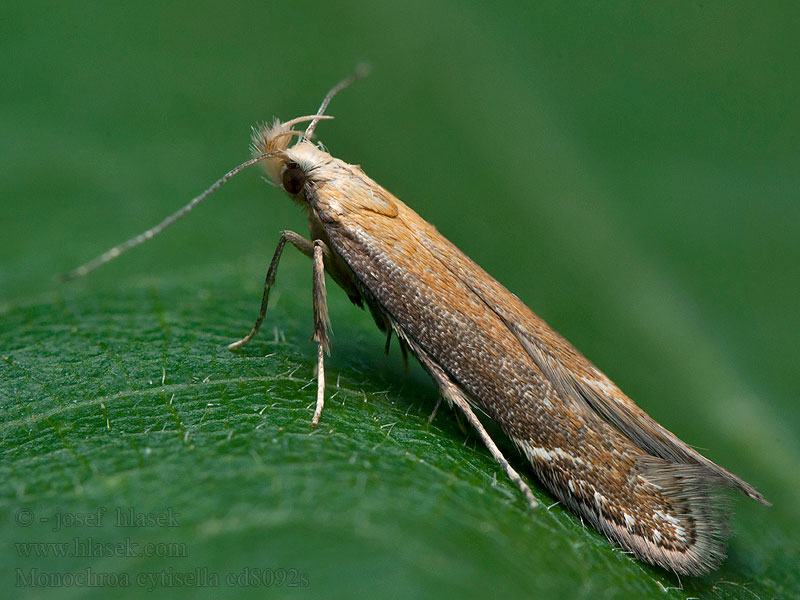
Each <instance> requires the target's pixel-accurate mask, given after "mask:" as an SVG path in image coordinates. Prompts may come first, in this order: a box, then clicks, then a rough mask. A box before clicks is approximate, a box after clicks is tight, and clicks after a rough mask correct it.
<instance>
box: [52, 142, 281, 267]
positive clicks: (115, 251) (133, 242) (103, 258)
mask: <svg viewBox="0 0 800 600" xmlns="http://www.w3.org/2000/svg"><path fill="white" fill-rule="evenodd" d="M275 154H277V152H267V153H265V154H259V155H258V156H256V157H254V158H251V159H250V160H248V161H245V162H243V163H242V164H240V165H238V166H236V167H234V168H233V169H231V170H230V171H228V172H227V173H225V175H223V176H222V177H220V178H219V179H218V180H217V181H216V182H215V183H214V184H213V185H212V186H211V187H209V188H208V189H207V190H206V191H204V192H203V193H202V194H200V195H199V196H197V197H195V198H193V199H192V201H191V202H189V203H188V204H187V205H186V206H184V207H183V208H181V209H180V210H179V211H177V212H176V213H174V214H172V215H170V216H169V217H167V218H166V219H164V220H163V221H161V223H159V224H158V225H156V226H155V227H151V228H150V229H148V230H147V231H145V232H143V233H140V234H139V235H137V236H136V237H132V238H131V239H129V240H128V241H126V242H122V243H121V244H119V245H117V246H114V247H113V248H111V249H110V250H106V251H105V252H103V254H101V255H100V256H98V257H97V258H94V259H92V260H90V261H89V262H87V263H84V264H82V265H81V266H80V267H78V268H77V269H73V270H72V271H70V272H69V273H65V274H62V275H59V276H57V278H56V279H57V280H58V281H69V280H70V279H77V278H78V277H83V276H84V275H86V274H87V273H91V272H92V271H94V270H95V269H96V268H97V267H101V266H103V265H104V264H106V263H107V262H110V261H112V260H114V259H115V258H117V257H118V256H119V255H120V254H122V253H123V252H126V251H128V250H130V249H131V248H134V247H136V246H138V245H139V244H143V243H145V242H146V241H148V240H151V239H153V238H154V237H155V236H157V235H158V234H159V233H161V232H162V231H164V230H165V229H166V228H167V227H169V226H170V225H172V224H173V223H174V222H175V221H177V220H178V219H180V218H181V217H183V216H184V215H185V214H186V213H188V212H189V211H190V210H192V209H193V208H194V207H195V206H197V205H198V204H200V203H201V202H202V201H203V200H205V199H206V198H207V197H208V196H210V195H211V194H213V193H214V192H215V191H217V190H218V189H219V188H220V187H221V186H222V185H223V184H224V183H225V182H226V181H228V180H229V179H230V178H231V177H233V176H234V175H236V174H237V173H239V172H241V171H243V170H245V169H246V168H247V167H250V166H253V165H254V164H256V163H257V162H259V161H262V160H264V159H265V158H270V157H271V156H274V155H275Z"/></svg>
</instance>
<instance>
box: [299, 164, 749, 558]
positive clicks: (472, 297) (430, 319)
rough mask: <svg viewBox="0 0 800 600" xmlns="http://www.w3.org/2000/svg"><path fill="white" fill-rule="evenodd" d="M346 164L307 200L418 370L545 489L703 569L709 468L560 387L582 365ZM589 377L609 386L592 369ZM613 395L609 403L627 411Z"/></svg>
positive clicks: (717, 538) (648, 546)
mask: <svg viewBox="0 0 800 600" xmlns="http://www.w3.org/2000/svg"><path fill="white" fill-rule="evenodd" d="M328 167H329V168H330V164H329V165H328ZM341 168H347V169H351V170H352V169H355V167H351V166H349V165H344V166H343V167H341ZM358 173H359V177H358V178H353V177H331V178H330V183H328V182H325V181H320V182H318V183H317V188H316V194H317V195H318V197H316V198H312V199H311V200H310V205H311V206H312V207H313V208H314V210H315V212H316V215H317V216H318V218H319V219H320V221H321V222H322V223H323V226H324V227H325V231H326V233H327V235H328V238H329V241H330V243H331V245H332V249H333V250H334V251H335V252H336V253H338V254H339V255H340V256H341V257H342V258H343V259H344V261H345V262H346V263H347V264H348V265H349V266H350V268H351V269H352V271H353V273H354V274H355V276H356V278H357V280H358V284H359V286H360V287H361V291H362V293H363V294H364V296H365V297H366V298H367V300H368V302H370V303H371V304H375V305H376V306H378V307H379V309H380V310H381V311H382V312H383V313H384V314H385V315H386V316H387V319H388V320H389V321H390V323H392V324H393V326H394V327H395V328H396V330H397V332H398V334H399V335H400V336H401V337H402V338H403V339H405V340H406V342H407V343H408V345H409V346H410V347H411V349H412V350H413V351H414V352H415V354H416V355H417V356H418V357H419V358H420V361H421V362H422V363H423V365H426V363H428V364H434V365H435V367H436V370H437V372H439V371H440V372H441V373H443V374H444V376H446V377H447V378H448V381H449V383H451V384H452V385H453V386H457V387H458V389H460V390H462V391H463V393H464V395H465V396H466V397H468V398H469V399H470V400H471V401H472V402H473V403H475V404H477V405H479V406H480V407H481V408H482V409H483V410H484V411H485V412H486V413H487V414H488V415H489V416H490V417H491V418H492V419H494V420H495V421H496V422H497V423H498V424H499V425H500V426H501V427H502V429H503V430H504V431H505V432H506V434H507V435H508V436H509V437H510V439H511V440H512V441H513V442H514V443H515V444H516V445H517V446H518V447H519V448H520V449H521V450H522V452H523V453H524V454H525V455H526V457H527V458H528V459H529V460H530V461H531V464H532V465H533V467H534V469H535V471H536V472H537V474H538V476H539V477H540V479H541V480H542V482H543V483H544V484H545V485H546V486H547V487H548V488H549V489H550V490H551V492H552V493H553V494H554V495H555V496H556V497H558V498H559V499H560V500H561V501H562V502H564V503H565V504H567V505H568V506H569V507H570V508H572V509H573V510H576V511H577V512H579V513H580V514H581V515H583V516H584V517H585V518H587V519H588V520H589V521H590V522H591V523H592V524H594V525H595V526H596V527H597V528H598V529H600V530H601V531H603V532H604V533H606V534H607V535H608V536H609V537H611V538H613V539H615V540H617V541H618V542H619V543H620V544H622V545H623V547H625V548H628V549H630V550H632V551H634V552H635V553H636V554H637V555H639V556H640V557H642V558H643V559H644V560H648V561H650V562H654V563H656V564H660V565H662V566H664V567H667V568H671V569H674V570H676V571H678V572H682V573H702V572H706V571H707V570H708V569H710V568H713V567H715V566H716V565H717V564H718V563H719V562H720V561H721V560H722V558H723V557H724V536H725V534H726V530H725V527H724V520H723V519H722V518H721V516H720V515H719V514H718V512H717V507H716V503H715V501H714V499H713V495H712V489H711V485H710V481H709V480H710V478H709V476H708V475H709V466H708V464H711V465H713V463H710V461H706V460H705V459H702V457H700V458H701V459H702V462H700V461H697V460H693V461H691V464H678V463H677V462H676V460H675V457H673V456H672V455H670V454H669V453H666V454H668V455H667V456H660V455H659V453H658V452H654V450H653V449H654V448H655V449H659V448H660V446H659V444H661V445H667V446H669V444H670V443H671V444H672V445H675V446H677V447H678V448H680V449H681V450H682V451H683V447H684V446H685V445H684V444H683V443H682V442H680V440H677V438H674V436H672V434H669V432H666V430H663V432H665V433H663V432H662V430H661V429H658V430H657V431H658V433H659V434H661V436H662V438H664V440H666V441H662V440H660V439H659V440H658V442H657V443H656V442H654V443H644V442H646V441H647V440H648V437H647V433H648V432H647V429H644V433H642V432H641V431H640V429H641V428H637V426H636V424H635V423H634V424H632V425H629V424H627V421H625V419H617V418H616V415H617V413H616V412H615V410H614V409H613V408H612V409H608V410H605V411H604V410H600V407H601V405H602V402H603V401H607V400H606V399H604V398H601V399H600V400H598V399H597V398H588V399H587V398H586V397H585V395H584V394H582V393H581V391H580V388H578V389H577V390H576V389H575V385H574V384H572V383H571V382H572V381H573V380H574V379H575V378H576V377H578V378H580V377H583V376H587V378H588V375H590V374H591V375H593V376H594V374H595V373H599V371H597V370H596V369H595V368H594V367H593V366H591V363H589V362H588V361H586V359H584V358H583V357H582V356H581V355H580V354H579V353H578V352H577V351H576V350H575V349H574V348H572V346H571V345H569V344H568V343H567V342H566V341H565V340H563V338H561V337H560V336H558V334H556V333H555V332H554V331H553V330H551V329H550V328H549V327H548V326H547V325H546V324H545V323H544V322H543V321H542V320H541V319H539V318H538V317H537V316H536V315H535V314H533V313H532V312H531V311H530V310H529V309H528V308H527V307H525V305H524V304H523V303H522V302H521V301H519V299H518V298H516V297H515V296H514V295H513V294H511V293H510V292H508V290H506V289H505V288H504V287H503V286H502V285H500V284H499V283H498V282H496V281H495V280H494V279H492V278H491V277H490V276H489V275H488V274H486V273H485V272H484V271H483V270H482V269H481V268H480V267H479V266H478V265H476V264H475V263H474V262H473V261H471V260H470V259H469V258H468V257H466V256H465V255H464V254H463V253H462V252H461V251H460V250H458V249H457V248H456V247H455V246H454V245H453V244H451V243H450V242H448V241H447V240H446V239H445V238H444V237H442V236H441V235H440V234H439V233H438V232H437V231H436V230H435V228H434V227H432V226H431V225H430V224H428V223H427V222H425V221H424V220H423V219H421V218H420V217H419V216H418V215H417V214H416V213H414V212H413V211H412V210H411V209H409V208H408V207H407V206H405V205H404V204H403V203H402V202H400V201H399V200H397V199H396V198H394V197H393V196H391V195H390V194H388V192H386V191H385V190H382V188H380V186H378V185H377V184H376V183H375V182H372V181H371V180H369V179H368V178H367V177H366V176H365V175H363V173H361V172H360V170H358ZM342 181H346V184H342V183H341V182H342ZM361 185H363V186H364V187H363V189H362V188H360V186H361ZM376 189H377V190H380V194H379V195H380V197H381V206H385V203H386V202H387V198H388V203H389V205H391V206H393V207H395V208H396V209H397V212H396V214H393V213H394V212H395V211H394V210H392V211H386V210H378V211H370V210H369V209H368V208H367V210H364V209H365V207H364V201H363V199H364V198H365V197H369V194H372V193H374V190H376ZM387 195H388V196H387ZM349 198H358V199H359V203H360V204H359V206H358V210H349V203H350V200H349ZM532 340H537V341H536V342H533V341H532ZM540 347H545V348H553V351H554V353H555V355H556V358H555V359H554V361H556V362H557V360H558V359H565V364H564V365H561V366H560V367H559V368H558V369H556V368H553V367H552V365H551V363H550V362H548V361H545V360H542V359H541V357H540V356H538V355H537V351H538V348H540ZM570 361H571V362H570ZM573 368H574V373H573V372H572V369H573ZM429 370H430V369H429ZM600 376H602V374H600ZM593 380H596V381H599V382H601V383H603V384H605V385H608V386H609V388H608V389H613V390H616V389H617V388H616V387H615V386H613V384H611V383H610V381H608V380H607V379H605V378H604V377H603V378H602V379H599V380H598V379H597V376H594V377H593ZM606 382H607V383H606ZM587 385H589V384H587ZM595 385H597V384H595ZM590 389H592V388H590ZM619 394H620V397H614V398H613V401H614V402H616V405H612V406H623V407H634V408H636V407H635V405H634V404H633V403H632V402H631V401H630V400H629V399H627V397H625V396H624V395H622V394H621V392H619ZM636 410H637V411H638V410H639V409H638V408H636ZM640 412H641V411H640ZM633 414H634V417H635V418H638V417H639V416H640V414H639V413H638V412H635V413H633ZM641 414H644V413H643V412H641ZM635 418H634V421H635ZM615 419H616V421H619V422H616V421H615ZM648 419H649V417H648ZM621 425H623V426H621ZM626 427H627V431H626ZM659 427H660V426H659ZM670 436H671V437H670ZM676 441H677V443H676ZM689 450H691V449H689ZM691 452H694V451H691ZM691 452H690V453H689V454H688V456H691ZM676 454H677V455H678V456H681V455H680V454H678V453H676ZM697 456H699V455H697ZM714 466H715V467H716V465H714ZM717 469H719V468H718V467H717ZM719 470H720V471H722V472H723V473H726V474H727V472H726V471H724V470H722V469H719ZM715 474H716V471H715ZM728 475H730V474H728ZM730 477H733V478H735V476H732V475H730ZM742 484H744V482H742ZM744 485H745V486H746V485H747V484H744Z"/></svg>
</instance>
